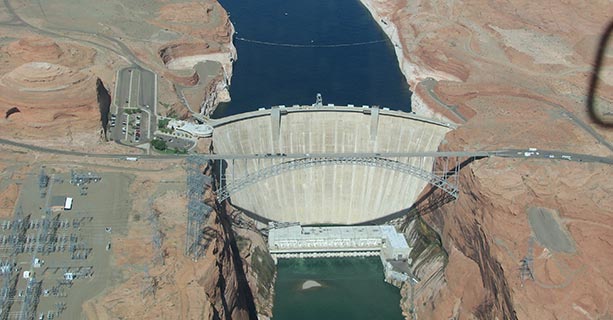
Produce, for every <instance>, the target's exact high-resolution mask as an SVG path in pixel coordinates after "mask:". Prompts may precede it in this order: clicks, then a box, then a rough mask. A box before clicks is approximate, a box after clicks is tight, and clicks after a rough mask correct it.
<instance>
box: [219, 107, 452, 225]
mask: <svg viewBox="0 0 613 320" xmlns="http://www.w3.org/2000/svg"><path fill="white" fill-rule="evenodd" d="M214 126H215V131H214V134H213V143H214V147H215V152H216V153H219V154H268V153H271V154H276V153H287V154H290V153H305V154H311V153H313V154H319V153H361V152H362V153H364V152H366V153H383V152H425V151H436V150H437V149H438V146H439V144H440V143H441V141H442V139H443V137H444V135H445V134H446V133H447V132H448V131H449V130H450V129H449V128H448V125H447V124H445V123H441V122H437V121H435V120H431V119H426V118H422V117H417V116H415V115H412V114H410V113H404V112H400V111H389V110H381V109H379V108H366V107H351V106H349V107H326V106H320V107H312V106H296V107H289V108H284V107H282V108H278V107H277V108H273V109H266V110H259V111H254V112H249V113H244V114H239V115H235V116H231V117H226V118H221V119H218V122H217V124H214ZM391 160H395V161H399V162H403V163H408V164H411V165H413V166H416V167H419V168H421V169H424V170H427V171H431V170H432V165H433V160H432V159H431V158H430V159H426V160H424V159H423V158H392V159H391ZM282 161H284V160H280V159H275V160H272V159H271V160H270V162H268V164H267V165H268V166H270V165H271V164H270V163H277V164H278V163H281V162H282ZM262 168H263V165H262V164H261V163H259V162H258V161H257V160H247V161H246V162H241V165H238V164H235V165H234V166H233V164H232V163H228V167H227V168H226V175H228V173H230V172H231V173H233V174H234V175H235V176H244V175H245V174H247V173H253V172H255V171H257V170H258V169H262ZM426 183H427V182H425V181H424V180H421V179H419V178H417V177H415V176H413V175H410V174H405V173H401V172H396V171H392V170H389V169H384V168H378V167H367V166H361V165H340V164H339V165H327V166H314V167H309V168H304V169H297V170H292V171H288V172H284V173H281V174H279V175H276V176H273V177H270V178H268V179H265V180H262V181H260V182H258V183H256V184H253V185H250V186H248V187H246V188H244V189H241V190H240V191H238V192H236V193H234V194H232V196H231V202H232V204H233V205H235V206H238V207H240V208H242V209H245V210H248V211H250V212H252V213H254V214H256V215H258V216H260V217H262V218H264V220H274V221H284V222H300V223H301V224H356V223H361V222H367V221H371V220H375V219H380V218H384V217H386V216H388V215H391V214H393V213H396V212H398V211H401V210H403V209H407V208H409V207H410V206H411V205H412V204H413V203H414V201H415V200H416V199H417V197H418V196H419V194H420V193H421V192H422V190H423V189H424V187H425V185H426Z"/></svg>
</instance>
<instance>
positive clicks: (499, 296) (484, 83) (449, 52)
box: [362, 0, 613, 319]
mask: <svg viewBox="0 0 613 320" xmlns="http://www.w3.org/2000/svg"><path fill="white" fill-rule="evenodd" d="M362 2H363V3H364V4H365V5H366V7H367V8H368V9H369V10H370V11H371V13H372V14H373V17H375V19H376V21H377V22H378V23H379V24H380V25H381V27H382V29H383V30H384V31H385V32H386V33H387V34H388V35H389V36H390V39H391V40H392V43H393V44H394V46H395V50H396V53H397V55H398V59H399V63H400V67H401V70H402V71H403V73H404V74H405V76H406V77H407V80H408V83H409V84H410V85H411V87H412V89H413V90H415V94H414V95H413V99H414V100H413V103H414V105H413V107H414V111H416V112H417V113H422V114H429V115H432V116H444V117H446V118H448V119H451V120H452V121H454V122H456V123H459V124H462V126H460V127H459V128H458V129H457V130H455V131H453V132H450V133H449V134H447V136H446V138H445V141H444V144H443V145H442V146H441V149H444V150H484V149H490V150H495V149H504V148H526V149H527V148H528V147H534V148H538V149H541V148H542V149H547V150H562V151H569V152H579V153H587V154H595V155H603V156H610V155H611V150H613V149H612V148H611V146H610V143H609V144H608V145H607V144H606V143H604V142H603V141H606V140H608V141H611V139H613V131H612V130H610V129H607V128H604V127H601V126H596V125H594V124H593V123H592V121H591V120H590V119H589V115H588V113H587V111H586V108H585V105H584V100H583V99H584V97H585V95H586V89H585V83H586V78H587V75H588V72H589V71H590V69H591V67H590V64H591V63H592V60H593V57H594V56H595V54H596V49H597V35H598V34H601V33H602V32H603V30H604V29H605V27H606V25H607V20H609V19H610V17H609V16H607V15H606V14H605V13H604V12H607V9H608V7H607V5H606V4H605V3H599V2H590V3H589V4H588V3H584V2H574V1H571V2H567V3H564V4H560V5H559V6H555V8H554V7H551V6H549V5H547V4H545V3H538V2H534V1H524V0H514V1H509V2H505V3H495V2H488V1H481V0H471V1H468V2H462V3H459V2H453V1H431V0H419V1H408V0H401V1H389V0H363V1H362ZM458 13H461V14H458ZM428 78H432V79H433V80H432V81H431V80H428ZM612 92H613V91H611V90H609V91H608V92H605V91H603V90H601V91H600V93H599V94H600V95H601V96H600V97H599V98H601V99H605V100H606V99H609V100H610V99H611V98H612V97H611V93H612ZM611 170H612V169H611V168H609V167H608V166H605V165H598V164H585V163H569V162H564V161H562V162H560V160H552V159H548V160H528V159H526V160H525V161H520V160H511V159H483V160H479V161H476V162H473V163H471V164H470V165H468V166H467V167H465V168H464V169H463V170H462V171H461V178H460V181H461V188H460V189H461V190H462V193H461V195H460V198H459V199H458V200H457V201H453V202H449V201H445V200H442V201H441V199H440V197H439V198H437V197H434V198H431V199H429V200H424V201H423V203H422V204H428V205H424V207H423V208H420V209H421V210H420V211H419V214H420V215H421V218H422V219H423V221H424V222H425V223H427V224H428V225H429V226H430V227H431V228H433V229H434V230H435V231H436V232H437V233H439V234H440V238H441V244H442V248H443V249H444V251H445V252H446V254H447V257H448V258H447V264H446V267H445V268H444V271H443V276H442V281H439V280H437V281H434V282H433V283H431V284H428V283H427V281H428V279H430V277H428V276H427V275H426V277H425V278H424V277H423V276H422V279H421V280H422V281H425V282H426V283H425V285H422V284H421V283H420V284H418V285H416V286H415V288H413V289H414V290H413V291H414V293H415V296H414V299H408V298H409V297H410V294H411V292H412V291H411V290H409V288H404V289H403V291H402V292H403V295H404V296H405V297H407V300H406V301H403V307H404V309H405V310H410V309H411V304H410V303H409V302H410V301H413V304H412V305H414V307H415V311H416V312H417V314H418V316H419V317H418V318H419V319H447V318H455V319H457V318H471V317H475V318H480V319H496V318H498V319H515V318H518V319H559V318H570V319H575V318H577V319H579V318H586V319H599V318H607V317H610V315H611V314H612V313H613V311H612V310H611V306H610V305H609V304H608V303H605V302H604V301H610V297H611V292H613V286H612V285H611V283H610V281H609V280H608V276H607V275H606V274H608V273H611V272H613V270H612V267H611V266H610V263H606V262H605V261H611V260H612V259H613V256H612V255H611V254H610V252H611V250H610V248H611V243H613V241H611V238H610V236H604V237H603V235H604V234H606V233H610V230H612V228H613V226H612V225H611V223H610V221H608V222H605V221H604V220H603V219H604V218H605V217H607V218H608V219H610V218H611V214H610V212H613V210H612V209H611V207H612V204H611V201H610V200H608V197H607V196H605V194H606V193H607V192H611V191H610V190H611V183H610V182H607V181H605V180H603V178H601V177H600V176H601V175H603V174H604V175H608V174H609V172H611ZM533 207H543V208H549V209H551V210H552V211H555V212H556V215H555V216H556V219H559V221H560V224H561V225H562V226H563V227H564V228H565V229H568V236H569V237H570V238H572V241H574V243H575V245H576V246H577V248H578V249H577V251H576V252H575V253H569V252H556V251H555V250H554V249H552V248H550V247H547V246H546V244H544V243H536V244H535V245H534V247H533V249H529V248H531V247H532V245H530V243H532V242H533V240H530V239H534V238H535V232H536V231H535V230H533V229H532V228H531V225H530V223H529V222H528V218H527V214H526V211H527V210H528V208H533ZM557 217H559V218H557ZM415 225H416V223H414V224H413V226H412V228H415ZM547 228H554V226H547ZM409 231H410V230H409ZM411 234H412V231H410V232H409V235H411ZM536 238H538V237H536ZM531 250H534V256H533V257H532V258H533V259H534V260H533V261H534V265H533V267H532V272H533V275H534V281H532V280H531V279H528V280H527V279H526V278H525V277H522V276H521V275H522V272H525V271H520V267H521V268H524V270H525V266H524V263H523V262H521V261H522V260H525V259H524V258H525V257H527V256H529V255H530V254H529V252H530V251H531ZM427 261H428V260H427V259H425V260H422V262H421V263H422V270H424V268H423V266H426V265H427V264H428V263H427ZM433 266H434V267H432V268H430V269H432V270H436V269H437V268H438V267H436V266H435V265H433ZM522 266H523V267H522ZM426 269H428V268H426ZM587 270H589V272H588V271H587ZM418 273H419V271H418ZM432 279H439V278H432ZM420 285H422V287H426V286H428V287H430V288H431V289H428V290H425V291H422V292H419V290H418V287H419V286H420ZM407 304H409V305H408V306H406V305H407ZM407 316H410V314H409V313H408V312H407Z"/></svg>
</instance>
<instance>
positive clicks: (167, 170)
mask: <svg viewBox="0 0 613 320" xmlns="http://www.w3.org/2000/svg"><path fill="white" fill-rule="evenodd" d="M362 2H363V3H364V4H365V5H366V6H367V8H368V9H369V10H370V11H371V13H372V14H373V16H374V18H375V20H376V21H377V23H379V25H380V26H381V27H382V29H383V30H384V31H385V32H386V33H387V34H388V35H389V37H390V39H391V40H392V43H393V44H394V47H395V50H396V53H397V56H398V60H399V65H400V67H401V69H402V71H403V73H404V74H405V76H406V78H407V81H408V84H409V85H410V86H411V90H412V91H413V92H414V94H413V101H412V105H413V108H414V111H415V112H417V113H418V114H423V115H428V116H434V117H439V118H442V119H445V121H450V122H454V123H457V124H458V125H459V128H458V129H457V130H454V131H452V132H450V133H449V134H448V135H447V136H446V138H445V140H444V143H443V144H442V145H441V147H440V149H441V150H495V149H505V148H527V147H531V148H536V149H539V150H540V149H550V150H563V151H568V152H576V153H584V154H593V155H599V156H606V157H611V156H612V153H613V144H612V143H611V141H613V130H612V129H611V128H610V127H606V126H602V125H599V124H598V123H596V122H595V121H594V119H592V118H591V117H590V114H589V111H588V110H587V107H586V101H587V97H586V95H587V92H588V90H589V88H588V85H589V81H590V77H591V72H592V69H593V63H594V59H595V57H596V52H597V45H598V43H599V37H600V35H601V34H602V33H603V32H604V29H605V28H606V25H607V22H608V21H607V20H608V19H610V18H611V16H610V12H611V4H610V2H608V1H604V0H603V1H593V2H589V3H587V2H582V1H567V2H564V3H558V4H556V5H552V4H550V3H546V2H534V1H532V2H531V1H524V0H514V1H510V2H504V3H502V2H500V3H498V2H487V1H483V0H471V1H468V2H462V3H458V2H453V1H434V0H420V1H409V0H397V1H390V0H362ZM83 8H87V10H84V9H83ZM0 31H2V32H3V34H5V35H9V36H6V37H3V38H1V39H0V61H1V62H2V63H0V111H1V113H0V115H1V116H2V117H1V118H0V135H1V136H2V139H8V140H13V141H19V142H23V143H27V144H29V145H35V146H42V147H46V148H49V149H47V150H46V151H42V150H38V149H33V148H23V147H19V146H14V145H10V144H2V145H1V146H0V171H1V173H0V219H2V220H7V221H8V220H11V219H13V217H14V214H15V211H16V207H18V204H19V203H20V201H22V202H23V201H27V198H24V196H23V190H24V188H26V187H24V185H25V184H27V185H28V186H29V187H28V188H33V187H32V186H33V185H35V179H36V177H37V175H38V173H39V170H40V168H41V166H45V167H46V168H47V169H48V170H52V172H56V173H57V174H58V175H64V176H66V177H67V176H68V175H69V173H70V170H71V169H76V170H85V171H90V170H91V171H93V172H96V173H98V174H101V175H103V179H105V178H104V177H105V175H108V177H121V178H116V179H120V180H121V181H124V184H122V186H123V187H122V188H124V187H125V188H124V189H121V191H122V192H121V193H120V194H117V195H116V200H121V203H122V210H119V211H121V212H119V211H117V210H115V211H113V212H114V214H116V215H117V216H112V217H113V219H114V220H109V221H107V220H102V221H104V224H96V223H94V226H95V228H93V229H92V230H94V231H92V234H91V235H90V236H91V239H90V240H89V241H90V242H91V243H94V244H95V245H94V257H95V258H96V259H98V260H95V261H97V262H95V264H96V265H95V266H94V268H99V271H98V269H96V270H97V271H96V272H99V273H98V274H99V275H109V276H108V277H107V278H106V279H107V281H105V282H104V283H101V282H99V281H98V282H96V281H95V280H92V281H91V283H92V284H93V285H92V287H91V288H88V290H89V291H87V294H86V295H83V296H82V297H79V298H78V299H73V298H69V299H68V301H69V305H68V307H67V308H66V309H65V311H66V312H67V313H69V314H70V315H74V316H77V315H78V316H82V317H86V318H90V319H117V318H146V319H167V318H189V319H219V318H226V319H246V318H254V317H258V316H259V317H260V318H267V317H270V316H272V308H271V301H272V295H273V293H272V287H273V285H274V268H273V267H272V265H271V261H270V257H269V255H268V254H267V253H266V246H265V242H264V240H263V238H262V237H261V236H260V234H259V233H257V232H254V231H253V227H252V225H251V223H252V222H251V221H249V219H247V218H245V217H244V216H243V215H241V214H239V213H238V212H236V211H234V209H232V208H231V207H229V206H226V205H225V204H224V205H218V204H216V203H215V200H214V194H213V193H212V192H213V191H212V189H211V188H213V186H207V187H206V188H203V189H204V190H203V195H202V201H203V202H204V203H206V204H207V205H209V206H210V207H212V208H213V210H212V212H211V213H210V215H208V216H207V219H206V225H207V226H208V227H207V230H206V231H207V232H206V235H207V239H206V240H207V241H206V242H207V245H206V246H204V248H205V250H204V251H205V252H204V253H203V255H202V256H200V257H199V258H198V259H193V258H191V257H189V256H186V255H185V254H184V250H185V241H186V240H185V234H186V228H187V227H186V225H187V223H186V216H187V208H186V207H187V203H188V199H187V196H186V188H187V187H186V181H187V180H188V179H187V175H188V173H187V170H186V163H185V161H184V160H183V159H171V158H165V159H163V160H160V159H153V160H148V159H146V158H143V159H140V160H139V161H138V162H129V161H127V160H126V159H125V156H124V157H119V156H108V157H87V158H86V157H84V156H83V155H80V154H70V153H57V152H55V151H57V150H59V149H62V150H72V151H81V152H90V153H112V154H129V153H133V154H139V152H140V151H138V150H135V149H133V148H127V147H125V146H123V145H121V144H115V143H108V142H107V141H106V137H105V135H104V132H103V131H104V130H103V126H104V124H103V123H102V121H103V120H102V114H103V113H105V110H104V106H102V107H101V103H100V96H101V95H104V94H110V95H111V96H113V95H115V94H116V93H117V92H114V91H116V90H117V89H116V88H117V83H118V79H117V77H118V76H117V75H118V72H117V71H118V70H119V69H121V68H123V67H129V66H134V65H138V66H140V67H142V68H146V69H148V70H151V71H153V72H154V73H155V74H157V75H158V79H159V83H158V92H157V97H158V99H157V101H158V105H157V106H156V107H157V108H158V109H157V112H158V114H160V115H170V114H172V115H174V116H177V115H178V116H179V117H181V118H183V117H189V115H190V114H193V113H204V114H208V113H210V112H212V110H213V109H214V107H215V105H216V104H217V103H218V102H220V101H224V100H227V99H229V97H228V92H227V85H228V84H229V81H230V77H231V74H232V62H233V61H234V60H235V59H236V53H235V50H234V47H233V45H232V43H231V35H232V32H233V30H232V25H231V24H230V22H229V19H228V15H227V13H226V12H225V11H224V10H223V8H222V7H221V6H220V5H219V4H218V3H217V2H216V1H213V0H210V1H198V2H197V1H180V0H172V1H162V0H160V1H145V0H139V1H130V2H126V1H117V0H112V1H92V0H87V1H80V2H79V5H74V3H73V2H69V1H60V0H49V1H32V0H5V1H4V3H3V5H2V6H1V9H0ZM611 52H612V50H611V49H608V51H606V52H605V58H604V67H603V69H602V73H601V81H600V87H599V89H598V91H597V101H598V104H599V106H600V107H602V108H603V109H604V110H609V109H611V105H612V101H613V90H612V89H613V88H612V87H613V79H612V78H611V74H613V69H612V68H613V67H612V66H613V63H611V60H612V59H613V56H612V54H611ZM197 149H198V150H199V151H201V152H207V151H208V150H210V141H209V140H205V141H203V140H201V141H199V145H198V146H197ZM199 169H200V170H201V171H202V172H205V173H207V174H210V168H209V167H207V166H206V165H203V166H202V167H201V168H199ZM612 174H613V168H611V166H607V165H604V164H594V163H590V164H587V163H578V162H567V161H564V160H555V161H550V160H533V161H527V160H522V159H499V158H497V159H494V158H492V159H483V160H478V161H475V162H473V163H472V164H471V165H470V166H468V167H466V168H465V169H463V170H462V172H461V177H460V181H461V188H460V189H461V192H462V194H461V195H460V198H459V200H458V201H455V202H450V203H446V204H432V205H428V206H426V207H427V209H424V210H423V211H422V212H421V216H422V218H423V219H424V221H425V222H427V223H428V225H429V226H430V227H432V228H433V229H434V230H436V231H437V233H438V234H439V235H440V240H441V244H442V248H443V250H444V253H445V255H446V258H445V259H444V261H445V263H444V269H440V270H441V272H440V273H439V272H437V271H436V270H435V271H434V272H433V273H432V272H429V271H431V270H429V268H428V267H427V266H426V267H425V268H424V269H423V270H421V271H420V273H419V276H420V278H421V279H422V280H424V281H422V282H421V283H420V284H418V285H416V286H415V289H416V290H415V294H414V295H413V294H412V293H411V290H410V289H411V288H409V286H404V287H403V288H402V293H403V296H404V299H403V300H402V301H403V303H402V307H403V309H404V311H405V316H406V317H407V318H408V319H411V318H414V313H416V314H417V317H418V318H419V319H441V318H454V319H471V318H478V319H610V318H611V316H612V315H613V306H612V305H611V301H613V283H611V280H610V279H609V278H610V275H611V274H613V268H612V267H611V261H613V250H611V249H612V248H611V247H612V246H613V238H612V236H611V235H612V234H613V233H611V230H613V224H612V223H611V221H613V220H612V219H611V218H612V216H613V202H612V200H611V197H610V195H611V194H613V184H612V183H611V181H610V179H609V177H610V176H611V175H612ZM114 179H115V178H114ZM104 181H106V180H104ZM101 185H102V184H101ZM66 188H68V186H66ZM60 190H62V192H64V191H63V190H72V189H60ZM91 190H93V191H94V190H95V188H94V187H92V189H91ZM118 190H119V189H118ZM66 192H68V191H66ZM71 192H72V191H71ZM115 192H119V191H117V190H115ZM34 196H36V197H37V199H38V200H37V201H40V199H39V195H38V194H37V193H36V194H35V195H34ZM24 199H25V200H24ZM78 199H81V198H78ZM125 199H130V201H125ZM97 201H102V200H97ZM92 203H93V202H92ZM27 210H30V211H29V212H28V213H30V214H33V215H37V216H40V215H41V214H42V212H41V210H42V209H41V208H38V209H37V208H35V207H32V208H30V209H27ZM101 211H103V210H101ZM96 212H97V213H98V211H96ZM75 214H76V213H75ZM38 218H39V217H37V219H38ZM109 219H110V218H109ZM94 221H97V220H94ZM112 223H115V225H116V227H115V228H114V229H116V231H117V232H113V233H109V232H107V231H105V230H104V227H105V226H109V225H110V224H112ZM86 230H87V229H86ZM83 233H85V231H84V232H83ZM109 241H110V242H109ZM107 243H111V244H112V247H111V248H108V249H106V250H105V249H104V247H105V246H106V245H107ZM99 252H102V254H100V253H99ZM97 254H98V256H96V255H97ZM100 256H102V257H105V259H100V258H99V257H100ZM18 257H20V259H21V258H23V259H24V260H23V261H26V262H27V259H28V258H29V256H27V255H25V254H22V255H21V256H18ZM106 258H108V259H106ZM526 258H530V259H528V260H530V262H529V263H525V262H523V261H526ZM100 260H105V261H106V260H108V261H106V262H104V263H102V262H99V261H100ZM49 261H53V259H51V258H50V260H49ZM92 261H94V260H92ZM107 262H108V263H107ZM526 265H528V266H529V268H528V269H529V270H528V271H529V274H528V275H526V270H527V269H526V267H525V266H526ZM438 266H439V265H438V264H437V265H436V266H431V268H430V269H432V270H434V269H436V268H437V267H438ZM432 274H436V275H440V277H438V276H437V277H433V278H431V279H429V278H428V277H429V276H430V275H432ZM101 277H102V276H101ZM94 278H95V276H94ZM95 279H97V278H95ZM86 281H90V280H86ZM20 283H21V282H20ZM79 285H80V286H83V283H81V284H79ZM79 285H75V289H74V290H76V291H68V292H69V293H68V297H70V295H71V294H72V295H73V297H74V295H75V293H74V292H78V290H79ZM77 294H78V293H77ZM412 295H413V296H412ZM410 296H412V297H410ZM47 298H48V297H43V298H41V299H43V300H44V299H47ZM409 301H411V304H409ZM42 305H43V306H45V307H48V308H52V307H53V306H54V304H53V300H51V298H49V299H48V300H44V301H43V304H42ZM411 307H413V308H414V310H411Z"/></svg>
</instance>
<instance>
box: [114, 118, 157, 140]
mask: <svg viewBox="0 0 613 320" xmlns="http://www.w3.org/2000/svg"><path fill="white" fill-rule="evenodd" d="M149 118H150V116H149V113H146V112H142V111H140V109H124V110H123V112H122V113H121V114H120V115H119V116H117V115H115V114H111V116H110V119H109V129H110V132H111V136H112V139H113V140H115V141H118V142H122V143H125V144H141V143H145V142H148V141H149V140H150V139H151V130H150V128H149V124H150V120H149Z"/></svg>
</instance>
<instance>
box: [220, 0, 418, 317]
mask: <svg viewBox="0 0 613 320" xmlns="http://www.w3.org/2000/svg"><path fill="white" fill-rule="evenodd" d="M220 2H221V4H222V6H223V7H224V8H225V9H226V10H227V11H228V12H229V14H230V19H231V20H232V23H233V24H234V26H235V28H236V31H237V34H236V36H235V40H234V41H235V45H236V48H237V51H238V60H237V61H236V62H235V63H234V72H233V76H232V85H231V86H230V96H231V98H232V101H231V102H229V103H226V104H222V105H220V106H219V107H218V108H217V110H216V112H215V113H214V114H213V117H214V118H218V117H224V116H229V115H233V114H237V113H242V112H247V111H254V110H257V109H258V108H260V107H270V106H275V105H281V104H284V105H288V106H291V105H293V104H312V103H314V102H315V96H316V94H317V93H321V94H322V95H323V99H324V104H328V103H334V104H336V105H346V104H354V105H356V106H361V105H379V106H383V107H389V108H390V109H396V110H404V111H410V108H411V106H410V103H411V102H410V99H411V92H410V91H409V88H408V85H407V83H406V80H405V78H404V76H403V75H402V73H401V72H400V69H399V67H398V62H397V59H396V56H395V54H394V48H393V45H392V44H391V42H390V41H389V40H388V39H387V37H386V35H385V34H384V33H383V31H382V30H381V29H380V28H379V26H378V25H377V24H376V23H375V21H374V20H373V18H372V17H371V15H370V13H369V12H368V11H367V9H366V8H365V7H364V6H362V4H361V3H360V2H359V1H358V0H333V1H330V0H308V1H303V0H220ZM277 267H278V277H277V280H276V285H275V301H274V309H273V316H274V319H275V320H279V319H280V320H284V319H295V320H299V319H319V320H325V319H369V320H372V319H386V320H387V319H389V320H394V319H403V318H402V312H401V310H400V306H399V303H400V291H399V290H398V289H397V288H395V287H393V286H391V285H389V284H387V283H385V282H384V281H383V267H382V266H381V262H380V260H379V259H378V258H347V259H295V260H280V261H279V264H278V266H277ZM306 280H314V281H317V282H319V283H321V285H322V286H321V287H318V288H311V289H307V290H302V284H303V283H304V282H305V281H306Z"/></svg>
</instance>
